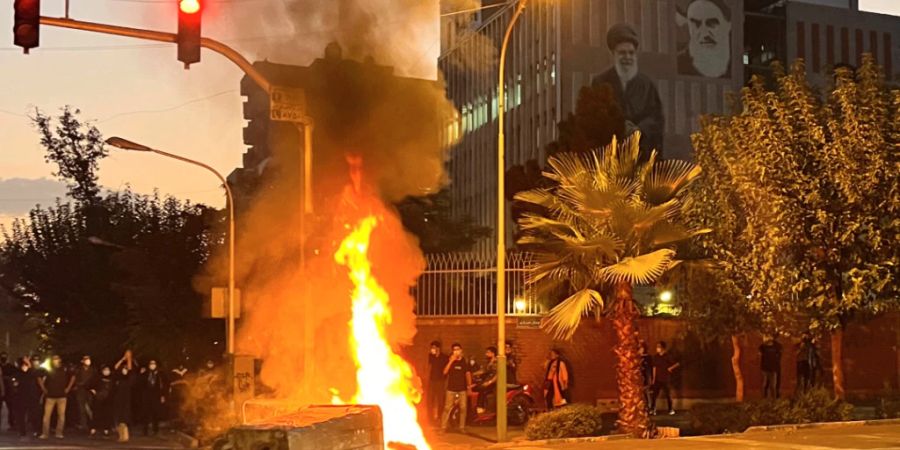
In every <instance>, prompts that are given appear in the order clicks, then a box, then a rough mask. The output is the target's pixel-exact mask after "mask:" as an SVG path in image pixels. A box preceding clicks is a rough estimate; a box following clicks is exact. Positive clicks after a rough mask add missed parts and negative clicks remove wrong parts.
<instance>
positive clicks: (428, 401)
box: [425, 341, 450, 423]
mask: <svg viewBox="0 0 900 450" xmlns="http://www.w3.org/2000/svg"><path fill="white" fill-rule="evenodd" d="M449 361H450V357H449V356H447V354H446V353H444V352H443V351H441V343H440V342H439V341H432V342H431V349H430V350H429V353H428V388H427V390H426V393H425V407H426V408H428V419H429V420H431V421H432V422H433V423H438V421H439V420H441V411H443V410H444V397H445V393H446V386H445V380H444V367H446V366H447V363H448V362H449Z"/></svg>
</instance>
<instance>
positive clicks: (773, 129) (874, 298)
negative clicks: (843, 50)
mask: <svg viewBox="0 0 900 450" xmlns="http://www.w3.org/2000/svg"><path fill="white" fill-rule="evenodd" d="M741 106H742V109H741V111H740V112H739V114H736V115H733V116H730V117H718V118H711V119H709V120H707V121H706V122H705V123H704V126H703V129H702V130H701V132H700V133H699V134H698V135H697V136H695V139H694V144H695V148H696V149H697V153H698V155H707V157H708V158H709V159H711V160H715V161H718V162H719V164H711V165H710V166H709V167H708V169H707V170H708V171H712V172H715V173H716V175H715V176H716V177H719V178H718V179H719V180H720V181H721V182H720V183H719V186H720V187H721V186H727V189H726V190H725V192H726V193H727V195H729V196H732V197H731V198H730V199H729V201H731V200H732V199H734V201H735V203H736V204H737V205H739V207H738V208H736V209H735V210H736V211H743V215H744V218H743V221H737V222H734V223H736V224H739V225H740V227H738V228H736V229H735V230H737V233H736V234H734V235H733V236H734V240H735V243H736V245H738V246H743V245H746V244H749V247H746V248H744V247H741V248H742V249H743V250H746V251H743V250H742V251H738V252H732V253H728V252H726V253H722V254H719V255H717V257H718V258H719V259H720V260H722V261H724V265H725V267H735V268H738V269H739V270H741V271H743V272H744V273H745V274H746V280H747V281H748V284H749V288H750V294H751V295H752V297H751V301H750V302H749V303H748V305H749V306H750V308H751V309H752V310H753V311H754V312H756V313H758V314H761V315H762V316H764V317H769V318H773V319H774V322H775V324H776V325H777V326H778V327H780V328H782V329H784V330H795V331H801V330H812V331H814V332H815V331H822V332H834V333H836V334H835V335H836V336H838V338H837V340H836V341H835V340H832V347H833V353H835V354H837V355H840V330H841V329H843V327H844V326H845V325H846V323H847V322H848V321H850V320H854V319H859V318H864V317H867V316H870V315H872V314H876V313H879V312H883V311H885V310H888V309H894V308H897V307H898V306H900V305H898V302H900V296H898V294H900V292H898V283H897V280H898V264H900V254H898V252H900V247H898V246H897V245H896V242H897V236H900V214H898V209H900V187H898V179H900V178H898V176H897V174H898V173H900V152H898V145H900V131H898V130H900V91H897V90H893V91H891V90H889V89H888V88H887V87H886V86H885V84H884V81H883V79H882V75H881V72H880V69H879V68H878V67H877V66H876V65H875V63H874V60H873V59H872V57H871V56H868V55H867V56H866V57H865V58H864V62H863V64H862V66H861V67H860V68H859V69H857V70H856V71H855V72H853V71H851V70H849V69H847V68H839V69H837V70H836V71H835V73H834V76H833V81H832V83H831V85H830V86H829V87H828V88H827V89H826V90H825V92H824V94H819V93H817V92H816V91H814V90H813V89H812V88H811V87H810V86H809V85H808V84H807V82H806V78H805V69H804V67H803V64H802V62H798V63H797V64H795V65H794V66H793V67H792V69H791V70H790V71H789V72H788V73H784V72H783V71H779V76H778V80H777V88H775V89H774V90H768V89H766V87H765V86H764V84H763V83H762V81H761V80H759V79H755V80H753V81H752V82H751V84H750V85H749V86H748V87H746V88H745V89H744V90H743V92H742V105H741ZM723 214H728V211H724V212H723ZM726 223H727V222H726ZM723 232H727V229H726V230H723ZM736 279H737V280H740V278H736ZM834 376H835V390H836V392H837V393H838V394H839V395H840V394H841V393H842V392H843V386H842V383H843V380H842V370H841V368H840V360H839V357H838V358H836V360H835V361H834Z"/></svg>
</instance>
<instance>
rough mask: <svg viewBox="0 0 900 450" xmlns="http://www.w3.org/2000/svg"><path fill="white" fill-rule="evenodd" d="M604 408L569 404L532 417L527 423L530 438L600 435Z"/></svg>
mask: <svg viewBox="0 0 900 450" xmlns="http://www.w3.org/2000/svg"><path fill="white" fill-rule="evenodd" d="M603 412H604V410H603V409H601V408H598V407H596V406H590V405H579V404H574V405H569V406H566V407H563V408H560V409H555V410H553V411H549V412H545V413H543V414H539V415H537V416H534V417H532V418H531V420H529V421H528V424H527V425H525V436H526V437H527V438H528V439H529V440H538V439H559V438H570V437H585V436H599V435H600V433H601V431H602V429H603V420H602V418H601V415H602V414H603Z"/></svg>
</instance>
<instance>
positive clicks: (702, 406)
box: [691, 403, 750, 434]
mask: <svg viewBox="0 0 900 450" xmlns="http://www.w3.org/2000/svg"><path fill="white" fill-rule="evenodd" d="M749 424H750V422H749V419H748V417H747V412H746V411H745V409H744V408H743V407H742V405H740V404H738V403H697V404H695V405H694V406H693V407H692V408H691V429H692V430H693V431H694V432H695V433H699V434H720V433H735V432H739V431H743V430H746V429H747V427H749V426H750V425H749Z"/></svg>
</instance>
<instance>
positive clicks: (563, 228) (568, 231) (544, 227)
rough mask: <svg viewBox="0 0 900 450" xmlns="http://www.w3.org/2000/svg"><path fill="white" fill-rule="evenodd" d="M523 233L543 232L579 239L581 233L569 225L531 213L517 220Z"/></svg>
mask: <svg viewBox="0 0 900 450" xmlns="http://www.w3.org/2000/svg"><path fill="white" fill-rule="evenodd" d="M519 227H520V228H521V229H522V230H523V231H535V232H544V233H548V234H552V235H564V236H575V237H581V236H582V235H581V232H580V231H578V229H577V228H576V227H575V226H573V225H572V224H571V223H566V222H563V221H560V220H554V219H551V218H548V217H544V216H540V215H537V214H533V213H526V214H523V215H522V218H520V219H519Z"/></svg>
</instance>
